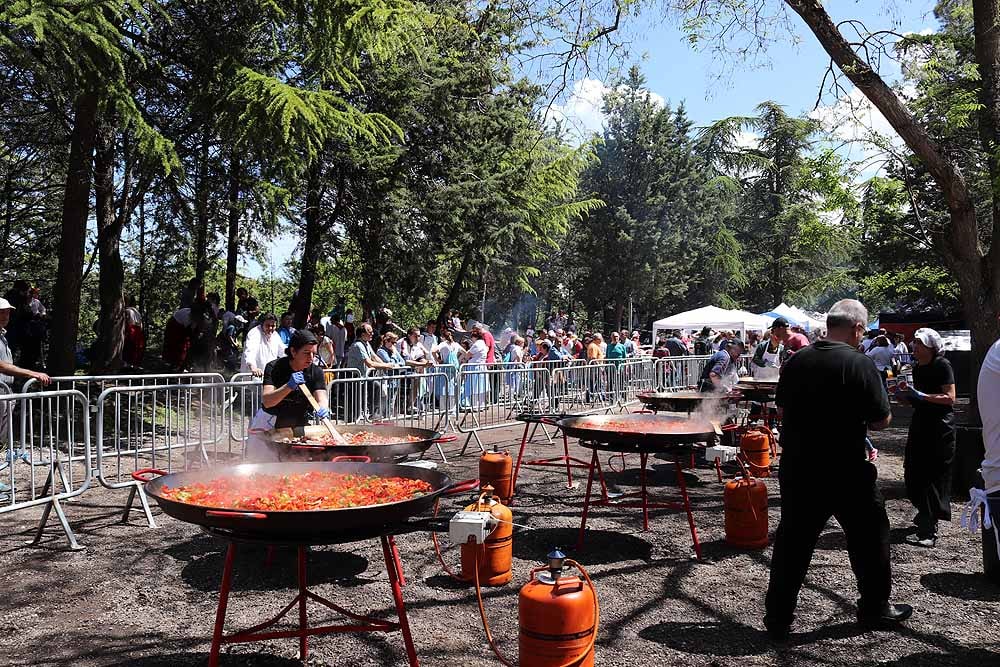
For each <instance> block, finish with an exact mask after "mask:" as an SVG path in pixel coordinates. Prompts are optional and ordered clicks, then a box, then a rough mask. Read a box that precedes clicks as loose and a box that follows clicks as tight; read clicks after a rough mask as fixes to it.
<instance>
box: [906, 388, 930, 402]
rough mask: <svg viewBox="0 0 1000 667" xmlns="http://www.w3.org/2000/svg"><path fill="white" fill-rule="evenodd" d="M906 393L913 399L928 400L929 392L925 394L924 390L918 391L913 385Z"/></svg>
mask: <svg viewBox="0 0 1000 667" xmlns="http://www.w3.org/2000/svg"><path fill="white" fill-rule="evenodd" d="M906 395H907V396H909V397H910V400H911V401H925V400H927V394H925V393H924V392H922V391H917V390H916V389H914V388H913V387H909V388H907V390H906Z"/></svg>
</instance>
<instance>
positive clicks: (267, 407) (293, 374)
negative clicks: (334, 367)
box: [245, 330, 330, 462]
mask: <svg viewBox="0 0 1000 667" xmlns="http://www.w3.org/2000/svg"><path fill="white" fill-rule="evenodd" d="M316 348H317V341H316V336H314V335H313V334H312V332H310V331H308V330H301V331H296V332H295V334H294V335H293V336H292V338H291V341H290V342H289V345H288V349H287V350H286V351H285V356H284V357H280V358H278V359H275V360H274V361H272V362H270V363H268V364H267V366H266V367H265V368H264V381H263V382H264V388H263V393H262V394H261V405H262V407H261V409H260V410H258V411H257V414H256V415H254V418H253V421H251V422H250V431H249V434H248V437H247V447H246V456H245V458H246V460H247V461H253V462H264V461H276V460H277V457H276V456H275V454H274V453H273V452H272V451H271V448H270V447H269V446H268V444H267V440H266V438H265V436H264V433H266V432H267V431H271V430H273V429H276V428H288V427H291V426H305V425H306V424H307V423H308V422H309V418H310V413H311V412H312V407H311V406H310V405H309V400H308V399H307V398H306V396H305V394H304V393H303V392H302V390H301V387H302V386H305V387H307V388H308V389H309V391H311V392H312V394H313V397H314V398H315V399H316V403H317V404H318V405H319V406H320V407H319V410H317V411H316V413H315V416H316V417H317V418H319V419H324V418H326V417H328V416H329V414H330V413H329V411H328V410H327V408H326V383H325V381H324V379H323V369H321V368H320V367H319V366H317V365H316V364H314V363H313V359H314V358H315V356H316Z"/></svg>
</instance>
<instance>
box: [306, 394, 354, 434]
mask: <svg viewBox="0 0 1000 667" xmlns="http://www.w3.org/2000/svg"><path fill="white" fill-rule="evenodd" d="M299 389H301V390H302V393H303V394H305V395H306V400H307V401H309V405H311V406H312V409H313V411H314V412H319V403H317V402H316V397H315V396H313V395H312V392H311V391H309V387H307V386H305V385H304V384H300V385H299ZM323 426H325V427H326V430H327V431H329V432H330V435H331V436H332V437H333V440H334V442H336V443H337V444H338V445H346V444H347V440H344V436H342V435H340V432H339V431H337V429H336V428H334V426H333V422H332V421H330V420H329V419H327V418H326V417H324V418H323Z"/></svg>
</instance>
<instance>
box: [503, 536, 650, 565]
mask: <svg viewBox="0 0 1000 667" xmlns="http://www.w3.org/2000/svg"><path fill="white" fill-rule="evenodd" d="M579 532H580V531H579V530H578V529H577V528H536V529H535V530H526V531H524V532H523V533H521V534H519V535H518V539H516V540H514V555H515V556H517V557H518V558H523V559H524V560H533V561H539V563H541V561H543V560H544V559H545V556H546V555H547V554H548V553H549V552H550V551H552V549H553V547H559V548H560V549H562V550H563V551H564V552H566V553H567V554H568V555H570V556H572V557H575V558H579V559H581V561H582V560H583V559H586V562H587V565H598V564H600V565H604V564H607V563H620V562H622V561H629V560H649V559H650V556H651V554H652V549H653V548H652V546H651V545H650V544H649V542H647V541H646V540H643V539H640V538H638V537H635V536H634V535H625V534H622V533H619V532H616V531H612V530H590V529H588V530H587V532H586V539H585V540H584V547H583V550H582V551H580V552H578V553H577V550H576V540H577V536H578V535H579Z"/></svg>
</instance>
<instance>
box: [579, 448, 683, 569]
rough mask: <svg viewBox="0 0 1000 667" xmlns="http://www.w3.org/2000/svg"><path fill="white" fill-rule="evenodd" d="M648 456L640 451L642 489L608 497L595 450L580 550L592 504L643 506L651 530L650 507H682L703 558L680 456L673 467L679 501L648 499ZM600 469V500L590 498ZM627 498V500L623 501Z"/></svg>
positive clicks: (644, 523)
mask: <svg viewBox="0 0 1000 667" xmlns="http://www.w3.org/2000/svg"><path fill="white" fill-rule="evenodd" d="M648 459H649V454H648V453H645V452H643V453H641V454H639V484H640V490H639V491H632V492H630V493H626V494H624V495H622V496H619V497H618V498H615V499H612V498H610V497H609V496H608V488H607V484H606V483H605V480H604V471H603V470H601V459H600V457H599V456H598V450H597V449H594V454H593V456H592V457H591V459H590V466H589V468H590V476H589V477H588V478H587V495H586V497H585V498H584V501H583V514H582V516H581V517H580V534H579V537H578V538H577V542H576V548H577V550H582V549H583V539H584V535H585V532H586V528H587V515H588V514H589V512H590V506H591V505H592V504H594V505H600V506H602V507H606V506H608V505H615V506H618V507H641V508H642V529H643V530H649V510H650V509H664V508H666V509H683V510H684V511H685V512H686V513H687V520H688V527H689V528H690V529H691V541H692V544H693V545H694V553H695V556H697V558H698V559H699V560H701V542H700V541H699V540H698V529H697V528H696V527H695V525H694V514H692V513H691V500H690V498H689V497H688V492H687V483H686V482H685V481H684V466H683V464H682V463H681V455H680V454H675V455H674V469H675V471H676V473H677V485H678V486H679V487H680V497H681V500H680V501H679V502H678V501H676V500H675V501H666V500H654V501H651V500H650V498H649V493H648V491H647V489H646V461H647V460H648ZM595 471H596V472H597V477H598V480H599V482H600V485H601V497H600V499H599V500H594V501H591V499H590V497H591V490H592V489H593V486H594V472H595ZM628 498H638V499H639V501H638V502H635V501H633V502H628V501H627V500H626V499H628ZM622 501H625V502H622Z"/></svg>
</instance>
